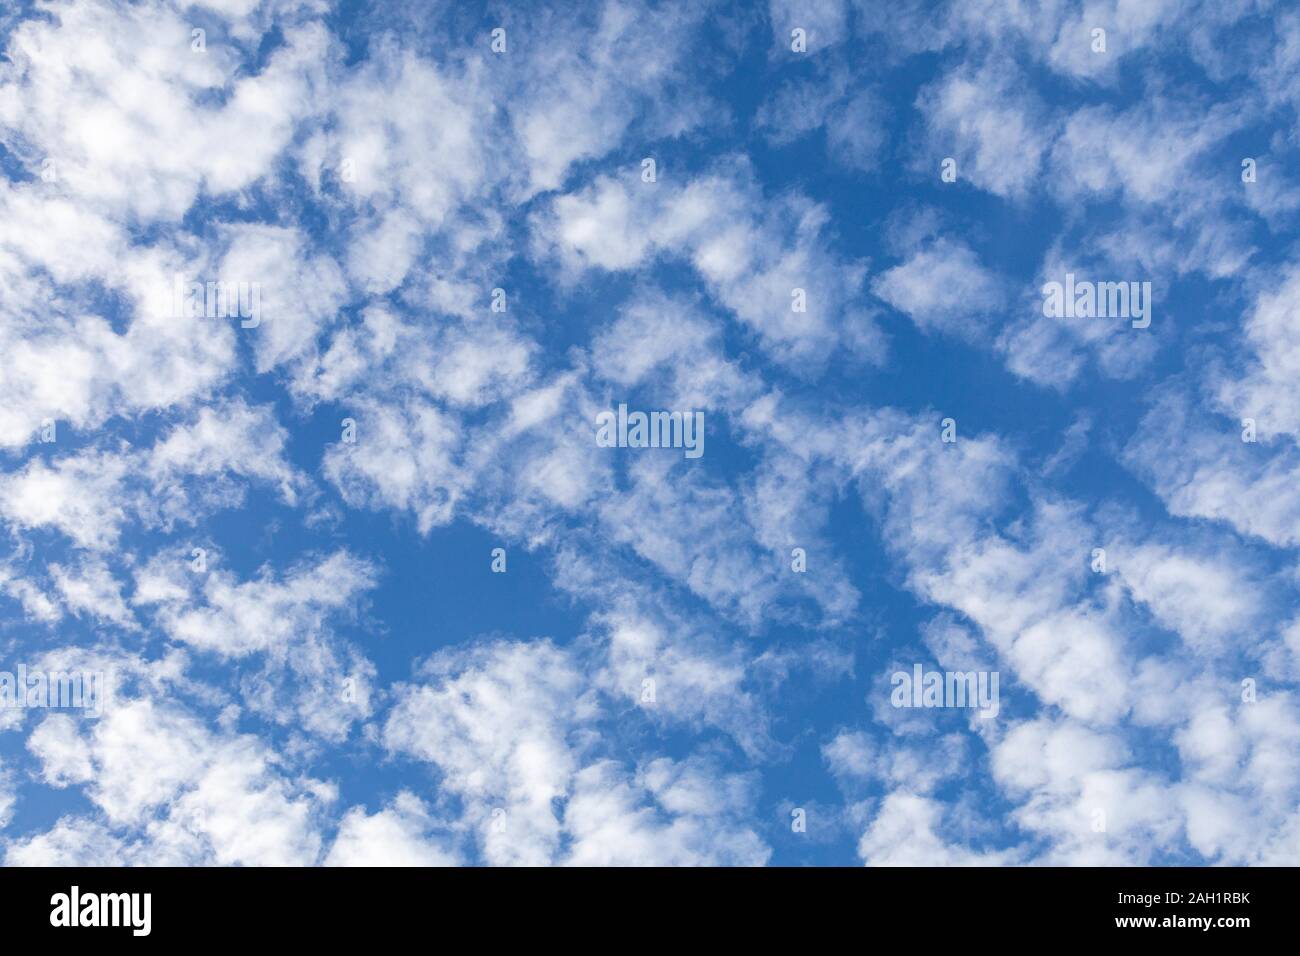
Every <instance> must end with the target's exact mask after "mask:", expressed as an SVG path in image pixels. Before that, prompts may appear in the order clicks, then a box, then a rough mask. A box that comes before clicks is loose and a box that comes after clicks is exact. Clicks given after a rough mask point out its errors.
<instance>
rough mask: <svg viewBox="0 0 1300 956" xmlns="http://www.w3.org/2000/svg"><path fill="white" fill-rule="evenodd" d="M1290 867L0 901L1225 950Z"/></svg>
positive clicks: (304, 937) (107, 884) (347, 920)
mask: <svg viewBox="0 0 1300 956" xmlns="http://www.w3.org/2000/svg"><path fill="white" fill-rule="evenodd" d="M1294 877H1295V871H1294V870H1289V869H1204V868H1196V869H1192V868H1187V869H1144V870H1134V869H1119V868H1116V869H1052V868H1037V869H1033V868H1024V869H889V870H868V869H847V868H844V869H767V870H673V871H667V870H609V871H599V872H596V871H592V870H581V869H571V870H556V871H550V872H546V873H541V872H538V871H536V870H489V869H466V870H399V869H385V870H289V869H279V870H275V869H266V870H247V869H243V870H241V869H186V870H180V869H129V870H128V869H64V870H56V869H43V870H4V871H0V883H2V887H0V888H2V890H3V892H2V893H0V899H3V903H2V904H0V911H2V912H3V915H4V918H5V926H6V930H7V933H6V936H7V937H8V938H10V939H13V940H17V939H22V938H26V937H29V936H32V935H39V936H42V937H48V938H50V939H51V940H52V941H57V940H58V939H59V938H60V937H62V938H65V939H70V938H71V937H72V935H73V934H75V936H76V940H77V942H79V943H87V942H91V941H93V940H98V939H103V940H105V941H107V940H108V939H109V938H110V937H111V938H113V939H114V940H117V941H119V942H127V943H143V944H148V943H149V942H150V941H161V942H167V943H175V942H186V943H188V942H196V941H197V942H203V943H222V942H230V943H241V942H250V941H256V942H266V941H272V942H274V941H279V940H283V941H285V942H286V943H293V944H294V945H296V946H300V945H302V944H307V943H313V942H319V943H322V944H331V945H337V944H339V943H342V942H346V941H348V940H357V941H358V942H363V941H373V940H374V939H375V938H376V933H377V932H380V933H382V935H384V936H389V935H391V934H394V933H409V934H417V933H419V934H421V938H426V939H427V936H425V935H424V934H426V933H427V931H428V930H429V928H430V926H439V927H444V928H448V927H451V926H455V925H459V926H461V928H462V929H468V928H470V926H471V924H472V925H473V926H475V927H477V928H478V930H479V931H482V930H487V931H488V932H489V933H490V934H491V938H492V939H494V940H499V939H500V938H501V937H502V936H504V937H506V938H512V937H514V936H515V935H519V937H520V938H521V940H522V939H524V938H527V939H528V940H529V942H530V945H537V944H539V943H543V942H545V941H547V940H555V939H558V938H561V937H562V936H570V935H572V934H574V933H581V932H582V931H583V929H584V927H587V926H589V925H590V926H591V927H592V929H593V931H594V930H595V929H596V927H601V929H600V931H599V935H597V936H596V937H594V938H599V939H605V940H606V941H610V940H611V939H612V937H610V935H609V933H610V932H612V931H616V932H617V933H618V934H619V938H623V935H624V934H625V935H626V938H627V939H628V940H632V939H635V938H638V937H644V938H646V939H649V938H651V937H653V936H655V935H656V934H658V933H663V932H668V931H671V932H672V934H673V938H674V939H677V940H681V939H682V938H683V937H682V936H681V935H680V932H682V931H686V930H688V929H689V928H690V927H708V928H710V929H709V931H708V932H707V933H705V935H706V938H707V937H708V936H711V935H713V934H714V933H716V932H718V931H719V930H721V928H722V927H723V926H725V927H726V928H727V932H728V933H734V934H736V936H737V938H738V939H748V938H752V937H755V936H757V937H760V938H761V937H763V936H764V935H765V934H766V933H767V932H768V931H769V929H771V928H773V922H774V921H775V922H776V923H780V924H788V925H787V926H786V929H788V930H790V931H794V930H795V928H796V927H797V926H803V927H804V928H805V929H811V928H812V926H813V925H814V924H815V926H816V928H817V929H818V931H819V932H820V930H822V929H826V928H834V929H837V930H845V931H849V932H853V933H858V934H864V936H865V938H872V937H875V934H876V933H877V932H883V931H890V930H893V931H895V932H905V933H908V934H912V933H913V932H914V931H919V932H921V934H922V937H923V938H925V939H935V940H937V937H934V936H933V934H936V933H940V934H950V933H955V934H957V935H958V936H960V937H961V938H962V939H963V940H965V941H966V942H968V943H975V942H976V941H980V940H983V941H991V940H993V939H1025V940H1030V939H1033V940H1039V941H1042V940H1062V941H1074V940H1095V939H1098V938H1105V939H1108V940H1115V941H1119V940H1122V939H1124V938H1125V937H1130V938H1132V940H1133V941H1134V942H1136V943H1138V944H1152V943H1155V944H1157V945H1159V944H1160V943H1161V942H1162V941H1173V942H1175V943H1176V944H1177V945H1179V946H1182V945H1185V944H1186V943H1187V942H1189V941H1190V940H1191V939H1192V938H1194V937H1195V938H1200V939H1202V940H1204V941H1205V942H1207V943H1211V944H1213V945H1222V946H1232V945H1234V944H1238V943H1242V942H1250V941H1255V942H1260V941H1264V940H1267V939H1272V938H1275V937H1276V938H1279V939H1280V938H1286V937H1289V936H1290V934H1289V933H1288V932H1287V930H1288V928H1289V923H1290V921H1291V918H1292V917H1291V911H1292V909H1293V907H1292V904H1291V898H1292V895H1293V893H1294V890H1293V889H1292V887H1293V886H1294V883H1295V879H1294ZM792 921H793V922H792ZM617 926H622V927H623V929H622V930H617ZM611 927H614V929H613V930H611ZM775 928H776V929H780V927H775ZM691 932H694V930H692V931H691ZM430 942H433V941H432V940H431V941H430ZM918 942H919V940H918Z"/></svg>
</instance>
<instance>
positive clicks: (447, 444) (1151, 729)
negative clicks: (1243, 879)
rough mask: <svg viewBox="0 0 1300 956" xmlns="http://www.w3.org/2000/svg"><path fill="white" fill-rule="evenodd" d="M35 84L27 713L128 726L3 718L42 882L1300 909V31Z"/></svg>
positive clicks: (212, 21)
mask: <svg viewBox="0 0 1300 956" xmlns="http://www.w3.org/2000/svg"><path fill="white" fill-rule="evenodd" d="M498 29H499V30H503V31H504V34H494V31H496V30H498ZM1099 31H1100V32H1099ZM494 36H498V37H500V36H503V37H504V49H500V45H501V44H500V41H499V40H498V41H497V43H496V46H497V49H494ZM0 48H2V49H3V51H4V53H3V58H2V59H0V354H2V355H3V361H0V656H2V657H3V661H0V671H9V672H15V673H16V672H17V669H18V668H19V666H23V667H25V668H27V670H28V671H31V672H36V671H40V672H44V673H55V672H61V673H76V674H98V673H106V674H111V675H112V679H113V687H114V693H113V695H112V697H111V699H109V700H108V701H106V702H105V704H104V706H103V708H102V712H100V713H87V712H86V711H85V709H78V708H66V707H65V708H57V707H56V708H47V707H40V706H15V707H10V708H6V709H3V710H0V822H3V833H2V834H0V840H2V842H3V846H2V847H0V852H3V854H4V860H5V862H6V863H8V864H10V865H32V864H47V865H48V864H98V863H108V864H118V863H129V864H140V865H148V864H184V865H204V864H217V865H266V864H292V865H315V864H328V865H355V864H376V863H379V864H417V865H480V864H487V865H517V864H523V865H564V864H579V865H610V864H616V865H679V864H702V865H762V864H775V865H795V866H798V865H857V864H867V865H916V864H922V865H958V864H984V865H1029V864H1055V865H1098V864H1124V865H1153V864H1154V865H1164V864H1175V865H1186V864H1193V865H1200V864H1233V865H1241V864H1251V863H1273V864H1294V863H1295V862H1297V860H1300V813H1298V812H1297V805H1300V800H1298V799H1297V797H1298V796H1300V705H1298V703H1297V698H1296V682H1297V679H1298V678H1300V603H1298V602H1297V588H1298V586H1300V574H1298V567H1297V563H1296V552H1297V546H1300V481H1297V478H1298V477H1300V452H1298V451H1297V441H1298V439H1300V385H1298V384H1297V383H1298V382H1300V352H1297V350H1296V347H1295V346H1294V340H1295V338H1296V336H1295V332H1296V329H1297V319H1296V315H1297V311H1296V306H1297V304H1300V269H1298V268H1297V267H1296V261H1297V260H1296V244H1295V226H1294V223H1295V216H1296V212H1297V210H1298V209H1300V191H1297V188H1296V185H1295V177H1296V174H1295V172H1294V170H1295V167H1296V160H1297V158H1298V157H1300V148H1298V144H1297V141H1296V135H1295V132H1294V131H1295V129H1296V128H1297V124H1296V110H1297V107H1298V106H1300V80H1298V79H1297V77H1298V76H1300V73H1298V71H1297V67H1300V60H1298V59H1297V50H1300V15H1297V13H1296V12H1295V11H1294V10H1290V9H1288V8H1287V7H1286V5H1284V4H1271V3H1267V2H1258V3H1236V4H1234V3H1213V4H1202V3H1194V2H1185V0H1160V2H1150V0H1148V2H1142V3H1128V2H1123V0H1101V2H1088V3H1083V4H1074V3H1053V2H1041V3H1033V2H1026V3H1008V2H996V3H994V2H989V3H984V2H956V3H951V4H948V3H891V4H887V5H884V4H874V3H865V2H860V3H854V2H849V0H816V2H809V3H791V2H786V0H774V2H772V3H770V4H766V5H765V4H751V5H727V4H711V3H681V4H677V3H662V4H638V3H634V2H614V0H607V2H599V3H589V4H587V3H575V4H569V3H564V4H538V5H531V4H504V5H503V4H485V5H466V4H455V3H422V4H418V5H410V4H402V3H371V4H366V3H343V4H333V5H331V4H328V3H324V2H313V0H278V2H274V0H208V2H202V3H195V4H186V3H158V2H145V3H133V4H125V3H116V4H115V3H104V2H95V3H83V2H78V3H42V4H30V3H23V4H19V5H18V6H17V7H15V8H13V9H12V10H11V11H8V12H6V13H5V14H3V15H0ZM647 160H652V161H653V173H654V174H653V176H650V175H648V174H647V172H646V169H647V164H646V161H647ZM945 169H947V170H949V171H950V174H949V175H947V176H945V175H944V170H945ZM1067 275H1071V276H1073V278H1072V279H1070V280H1069V281H1070V282H1071V283H1073V282H1075V281H1077V282H1078V283H1095V284H1096V285H1097V287H1098V288H1102V289H1105V288H1107V287H1108V286H1109V287H1110V288H1111V290H1112V293H1113V296H1112V300H1111V301H1110V302H1106V297H1105V293H1104V292H1103V293H1102V296H1101V300H1100V301H1102V302H1104V303H1105V308H1102V309H1100V310H1099V311H1100V314H1094V315H1077V316H1055V315H1050V314H1048V312H1047V311H1046V310H1045V308H1044V300H1045V293H1044V287H1045V286H1047V285H1048V284H1049V283H1053V282H1059V283H1062V284H1064V283H1066V282H1067V278H1066V277H1067ZM178 283H179V284H180V286H181V287H182V288H188V287H189V285H188V284H190V283H197V284H199V286H200V287H201V288H206V287H207V284H209V283H213V284H216V283H220V284H223V287H226V288H228V289H229V290H230V291H232V292H233V293H235V294H236V295H235V301H236V302H237V301H238V292H239V290H241V289H242V290H243V291H244V293H245V300H244V301H245V304H246V305H247V306H249V307H250V308H249V309H246V310H245V311H244V312H243V313H240V312H239V311H238V309H237V308H235V309H231V310H227V311H224V312H223V311H222V310H221V309H218V310H217V311H218V313H219V314H217V315H212V316H208V317H204V316H201V315H194V314H191V313H190V312H189V311H188V310H187V308H186V307H185V305H184V303H180V304H179V306H178V303H177V301H175V297H174V296H173V294H172V290H173V289H174V288H175V287H176V285H177V284H178ZM1103 284H1106V285H1103ZM1119 284H1122V288H1123V291H1124V293H1125V294H1126V295H1130V294H1131V296H1134V297H1136V296H1137V295H1138V294H1139V293H1140V292H1141V291H1142V290H1144V289H1145V290H1149V291H1147V292H1146V293H1145V294H1144V297H1143V299H1142V300H1141V301H1143V302H1144V303H1145V304H1144V305H1143V307H1142V309H1139V308H1138V301H1139V300H1138V299H1136V298H1130V299H1129V301H1128V303H1127V304H1126V305H1124V306H1121V303H1122V302H1124V300H1123V299H1121V298H1120V297H1119V291H1118V290H1119V289H1120V285H1119ZM214 288H215V286H214ZM494 290H501V294H500V295H497V296H495V297H494ZM798 299H802V300H803V302H804V305H805V307H804V308H803V309H798V308H796V307H795V306H794V303H795V302H796V301H797V300H798ZM494 301H497V302H501V301H504V308H503V309H502V308H494V307H493V303H494ZM1130 306H1131V308H1130ZM1143 310H1145V311H1143ZM1143 315H1145V317H1146V318H1149V320H1150V322H1149V325H1145V326H1144V322H1143ZM620 404H623V405H626V406H627V407H628V408H629V409H630V410H632V411H641V412H646V413H649V412H653V411H676V412H683V413H686V412H700V413H702V414H703V420H704V423H705V427H704V435H705V443H704V453H703V455H702V456H700V457H698V458H692V457H688V456H687V455H686V454H685V453H684V452H685V449H683V448H682V447H665V448H643V447H615V448H607V447H601V445H600V444H599V443H598V441H597V421H598V418H597V416H599V415H600V414H601V413H602V412H605V411H610V410H614V409H617V408H618V406H619V405H620ZM945 426H947V427H945ZM353 430H354V431H353ZM497 548H500V549H504V553H505V565H506V566H505V570H504V572H498V571H494V570H493V552H494V549H497ZM195 549H199V551H198V552H196V550H195ZM797 549H798V550H797ZM917 667H919V668H920V669H921V673H922V674H938V675H939V678H938V679H939V680H940V681H941V682H943V681H944V680H947V678H946V675H953V674H963V675H970V677H971V678H972V680H975V681H976V683H975V684H972V685H971V686H972V687H975V686H982V687H988V686H989V684H988V682H989V681H990V680H992V679H993V678H994V677H996V679H997V685H996V686H997V688H998V691H997V697H996V700H995V704H996V705H995V706H994V707H992V708H991V709H990V708H987V707H985V708H983V710H981V708H980V707H975V706H970V704H971V702H970V701H964V702H963V701H962V700H961V699H958V698H956V697H954V696H953V693H952V689H953V687H955V684H954V683H953V682H952V681H951V680H948V684H947V685H946V692H945V693H944V694H941V695H940V697H939V699H938V701H937V703H938V704H940V705H942V706H931V707H909V706H897V704H898V698H897V695H896V694H895V693H894V689H895V687H896V686H897V679H896V677H895V675H898V674H906V675H912V674H913V673H915V668H917ZM980 681H983V682H984V683H983V684H980V683H979V682H980Z"/></svg>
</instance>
